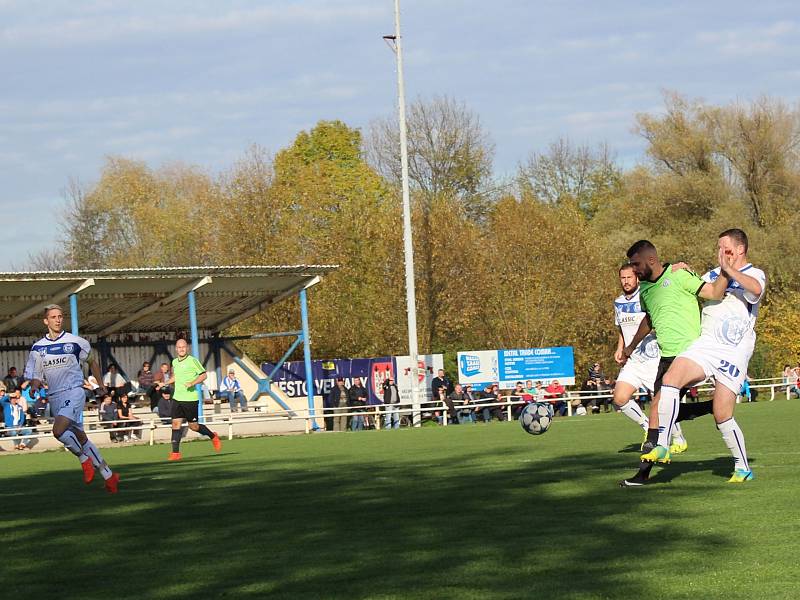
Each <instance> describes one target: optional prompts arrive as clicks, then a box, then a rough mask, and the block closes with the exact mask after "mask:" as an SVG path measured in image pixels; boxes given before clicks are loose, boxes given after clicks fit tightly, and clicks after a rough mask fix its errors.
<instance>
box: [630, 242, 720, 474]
mask: <svg viewBox="0 0 800 600" xmlns="http://www.w3.org/2000/svg"><path fill="white" fill-rule="evenodd" d="M627 256H628V261H629V263H630V264H631V266H633V269H634V271H635V272H636V275H637V276H638V277H639V285H640V291H639V296H640V301H641V305H642V309H643V310H644V311H645V312H646V313H647V318H646V319H642V322H641V324H640V326H639V330H638V331H637V332H636V335H635V336H634V338H633V340H631V343H630V344H628V346H626V347H625V349H624V350H623V356H624V358H625V359H627V358H629V357H630V355H631V354H632V353H633V351H634V350H635V349H636V347H637V346H638V345H639V342H641V341H642V339H644V337H645V336H646V335H647V334H648V333H650V332H651V331H652V330H655V332H656V339H657V340H658V345H659V348H660V349H661V360H660V362H659V365H658V373H657V375H656V381H655V386H654V387H655V390H654V391H655V397H654V399H653V402H652V403H651V405H650V425H649V428H648V430H647V441H646V442H645V444H643V446H642V452H643V454H642V456H645V455H648V453H649V452H650V451H651V450H652V449H653V448H654V447H655V446H656V444H657V442H658V434H659V404H660V403H659V401H660V399H661V381H662V379H663V377H664V374H665V373H666V372H667V370H668V369H669V367H670V365H671V364H672V362H673V361H674V360H675V357H676V356H678V354H680V353H681V352H683V351H684V350H686V349H687V348H688V347H689V346H690V345H691V343H692V342H693V341H694V340H696V339H697V338H698V337H700V306H699V304H698V300H697V299H698V297H699V298H703V299H708V300H718V299H720V298H722V297H723V296H724V295H725V289H726V288H727V286H728V281H727V279H726V278H724V277H719V278H718V279H717V280H715V281H714V282H713V283H707V282H705V281H703V280H702V279H701V278H700V277H698V276H697V275H695V274H694V273H692V272H690V271H687V270H683V269H678V270H673V269H672V265H670V264H669V263H663V264H662V263H661V261H660V260H659V258H658V252H657V251H656V248H655V246H654V245H653V244H652V243H651V242H649V241H648V240H639V241H638V242H636V243H635V244H634V245H633V246H631V247H630V248H629V249H628V252H627ZM673 408H674V407H673ZM676 410H677V409H676ZM680 410H681V413H682V414H678V416H677V420H682V419H686V418H693V417H695V416H700V415H702V414H710V413H711V402H703V403H697V405H686V404H680ZM662 412H663V411H662ZM663 420H665V421H667V422H669V423H674V422H675V421H676V419H674V418H672V415H668V417H667V418H665V419H663ZM670 433H671V432H668V434H667V435H669V434H670ZM667 460H669V459H667ZM652 466H653V463H652V461H644V460H643V461H642V462H641V466H640V468H639V472H638V473H636V475H635V476H634V477H632V478H629V479H626V480H624V481H622V482H621V485H623V486H626V487H629V486H637V485H643V484H644V483H645V482H646V481H647V480H648V478H649V476H650V470H651V469H652Z"/></svg>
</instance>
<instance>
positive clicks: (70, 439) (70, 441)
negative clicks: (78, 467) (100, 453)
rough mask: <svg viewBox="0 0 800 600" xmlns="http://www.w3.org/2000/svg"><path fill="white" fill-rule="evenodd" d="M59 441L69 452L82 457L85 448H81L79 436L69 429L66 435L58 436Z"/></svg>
mask: <svg viewBox="0 0 800 600" xmlns="http://www.w3.org/2000/svg"><path fill="white" fill-rule="evenodd" d="M57 439H58V441H59V442H61V443H62V444H64V447H66V449H67V450H69V451H70V452H72V453H73V454H74V455H75V456H77V457H80V455H81V454H83V448H82V447H81V443H80V442H79V441H78V438H77V436H76V435H75V434H74V433H73V432H71V431H70V430H69V429H67V430H66V431H65V432H64V433H62V434H61V435H60V436H58V438H57Z"/></svg>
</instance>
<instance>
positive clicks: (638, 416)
mask: <svg viewBox="0 0 800 600" xmlns="http://www.w3.org/2000/svg"><path fill="white" fill-rule="evenodd" d="M619 409H620V411H621V412H622V414H623V415H625V416H626V417H628V418H629V419H630V420H631V421H633V422H634V423H636V424H637V425H638V426H639V427H641V428H642V429H644V430H645V431H647V426H648V424H649V423H648V420H647V417H646V416H645V415H644V413H643V412H642V409H641V408H639V405H638V404H636V401H635V400H628V401H627V402H626V403H625V404H623V405H622V406H620V407H619Z"/></svg>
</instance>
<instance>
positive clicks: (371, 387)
mask: <svg viewBox="0 0 800 600" xmlns="http://www.w3.org/2000/svg"><path fill="white" fill-rule="evenodd" d="M442 365H443V359H442V355H441V354H433V355H424V356H420V357H419V368H420V370H421V371H423V374H420V376H419V380H420V383H419V386H420V390H421V391H422V392H423V393H424V395H423V396H422V401H423V402H424V401H425V399H426V398H430V395H431V380H432V379H433V378H434V377H435V376H436V371H437V370H438V369H441V368H442ZM273 368H274V365H273V364H272V363H263V364H262V365H261V370H262V371H264V373H265V374H269V373H271V372H272V369H273ZM311 372H312V379H313V381H314V395H315V396H323V397H325V396H327V395H328V394H329V393H330V391H331V389H332V388H333V386H334V385H336V378H337V377H341V378H343V379H344V384H345V387H347V388H349V387H350V386H351V385H352V383H353V381H355V380H356V379H359V380H360V381H361V383H362V385H364V387H366V388H367V391H368V392H369V403H370V404H382V403H383V388H382V386H383V382H384V381H385V380H386V379H387V378H388V377H389V376H390V375H392V376H394V378H395V381H396V382H397V389H398V391H399V392H400V399H401V402H406V401H408V402H410V401H411V361H410V359H409V357H408V356H397V357H393V356H382V357H378V358H344V359H334V360H312V361H311ZM273 382H274V383H275V384H276V385H277V386H278V387H280V388H281V389H282V390H283V391H284V392H285V393H286V395H287V396H290V397H292V398H296V397H302V396H305V395H306V369H305V363H304V362H303V361H302V360H298V361H287V362H285V363H283V365H282V366H281V368H280V369H278V372H277V373H275V375H274V377H273Z"/></svg>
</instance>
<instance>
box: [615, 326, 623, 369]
mask: <svg viewBox="0 0 800 600" xmlns="http://www.w3.org/2000/svg"><path fill="white" fill-rule="evenodd" d="M624 349H625V340H624V338H623V337H622V328H621V327H617V349H616V350H615V351H614V360H615V361H616V362H617V364H622V363H623V362H625V359H624V358H623V356H622V351H623V350H624Z"/></svg>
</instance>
